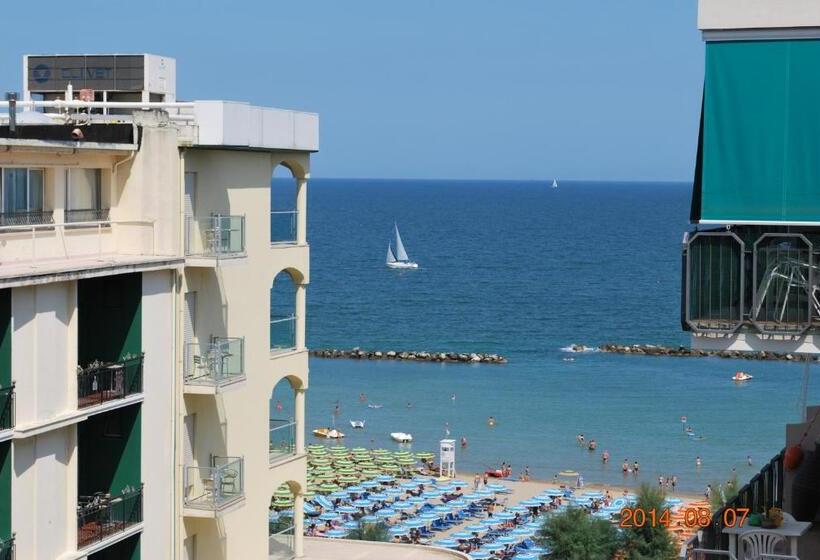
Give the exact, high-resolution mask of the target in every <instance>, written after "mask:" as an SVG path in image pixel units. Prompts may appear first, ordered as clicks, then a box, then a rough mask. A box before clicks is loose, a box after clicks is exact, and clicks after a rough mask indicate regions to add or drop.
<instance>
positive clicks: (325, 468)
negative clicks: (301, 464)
mask: <svg viewBox="0 0 820 560" xmlns="http://www.w3.org/2000/svg"><path fill="white" fill-rule="evenodd" d="M332 470H333V467H331V466H330V465H329V464H328V465H317V466H315V467H313V471H315V472H331V471H332Z"/></svg>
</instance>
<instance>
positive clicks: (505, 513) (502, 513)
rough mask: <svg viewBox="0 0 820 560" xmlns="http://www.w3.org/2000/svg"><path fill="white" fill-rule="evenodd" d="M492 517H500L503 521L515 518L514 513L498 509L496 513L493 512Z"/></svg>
mask: <svg viewBox="0 0 820 560" xmlns="http://www.w3.org/2000/svg"><path fill="white" fill-rule="evenodd" d="M493 517H495V518H496V519H501V520H503V521H509V520H510V519H514V518H515V514H514V513H511V512H509V511H499V512H498V513H494V514H493Z"/></svg>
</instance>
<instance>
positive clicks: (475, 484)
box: [473, 473, 486, 492]
mask: <svg viewBox="0 0 820 560" xmlns="http://www.w3.org/2000/svg"><path fill="white" fill-rule="evenodd" d="M485 477H486V475H485ZM479 484H481V475H480V474H478V473H475V478H474V479H473V491H474V492H475V491H477V490H478V485H479Z"/></svg>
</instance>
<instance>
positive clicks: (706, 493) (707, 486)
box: [703, 484, 712, 502]
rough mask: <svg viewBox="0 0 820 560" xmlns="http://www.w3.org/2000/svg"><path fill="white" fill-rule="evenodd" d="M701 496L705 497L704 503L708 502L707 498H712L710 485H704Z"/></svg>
mask: <svg viewBox="0 0 820 560" xmlns="http://www.w3.org/2000/svg"><path fill="white" fill-rule="evenodd" d="M703 495H704V496H706V501H707V502H708V501H709V498H711V497H712V485H711V484H707V485H706V491H704V492H703Z"/></svg>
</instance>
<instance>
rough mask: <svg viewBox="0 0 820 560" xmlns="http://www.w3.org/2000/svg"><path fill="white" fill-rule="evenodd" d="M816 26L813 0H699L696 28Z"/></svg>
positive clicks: (818, 11) (819, 20) (819, 9)
mask: <svg viewBox="0 0 820 560" xmlns="http://www.w3.org/2000/svg"><path fill="white" fill-rule="evenodd" d="M789 27H798V28H800V27H803V28H805V27H820V3H818V2H817V1H816V0H778V1H774V0H700V1H699V2H698V28H700V29H702V30H718V29H760V28H789Z"/></svg>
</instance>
